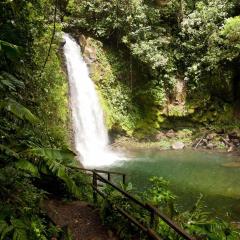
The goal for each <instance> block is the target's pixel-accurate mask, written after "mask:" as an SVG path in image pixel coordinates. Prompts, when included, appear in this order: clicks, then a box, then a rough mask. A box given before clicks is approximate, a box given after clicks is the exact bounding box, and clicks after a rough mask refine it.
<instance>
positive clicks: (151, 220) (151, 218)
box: [150, 210, 156, 229]
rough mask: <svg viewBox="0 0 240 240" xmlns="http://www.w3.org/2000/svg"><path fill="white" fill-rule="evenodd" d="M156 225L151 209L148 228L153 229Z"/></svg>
mask: <svg viewBox="0 0 240 240" xmlns="http://www.w3.org/2000/svg"><path fill="white" fill-rule="evenodd" d="M155 227H156V215H155V213H154V211H153V210H151V215H150V228H152V229H155Z"/></svg>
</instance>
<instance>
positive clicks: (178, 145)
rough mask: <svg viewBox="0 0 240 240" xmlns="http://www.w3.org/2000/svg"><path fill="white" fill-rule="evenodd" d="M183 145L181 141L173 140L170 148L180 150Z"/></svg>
mask: <svg viewBox="0 0 240 240" xmlns="http://www.w3.org/2000/svg"><path fill="white" fill-rule="evenodd" d="M184 147H185V144H184V143H183V142H175V143H173V144H172V149H174V150H180V149H183V148H184Z"/></svg>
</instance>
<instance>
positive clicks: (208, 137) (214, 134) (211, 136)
mask: <svg viewBox="0 0 240 240" xmlns="http://www.w3.org/2000/svg"><path fill="white" fill-rule="evenodd" d="M216 136H217V134H216V133H210V134H208V135H207V137H206V138H207V140H213V139H214V138H215V137H216Z"/></svg>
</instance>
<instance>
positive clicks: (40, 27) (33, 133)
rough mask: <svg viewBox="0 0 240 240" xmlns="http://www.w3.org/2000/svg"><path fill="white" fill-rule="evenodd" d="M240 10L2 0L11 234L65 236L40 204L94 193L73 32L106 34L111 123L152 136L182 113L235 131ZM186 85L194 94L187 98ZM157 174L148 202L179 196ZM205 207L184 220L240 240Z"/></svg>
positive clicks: (174, 2)
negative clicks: (72, 62) (82, 138)
mask: <svg viewBox="0 0 240 240" xmlns="http://www.w3.org/2000/svg"><path fill="white" fill-rule="evenodd" d="M239 14H240V3H239V1H238V0H202V1H198V0H159V1H153V0H112V1H105V0H1V1H0V56H1V58H0V94H1V99H0V114H1V119H0V136H1V138H0V202H1V205H0V239H17V240H18V239H19V240H21V239H23V240H25V239H29V240H30V239H34V240H35V239H42V240H43V239H50V237H52V236H57V235H59V234H61V230H60V229H58V228H57V227H56V226H54V225H53V224H52V223H51V222H50V220H49V219H48V218H47V216H46V215H44V213H43V212H42V210H41V208H40V203H41V201H42V200H43V199H44V198H46V197H47V196H49V195H54V194H57V195H61V196H62V197H66V196H71V197H73V198H80V199H88V196H87V195H88V194H87V193H88V191H89V189H85V188H84V185H83V184H82V183H83V182H84V181H87V179H86V178H85V177H84V176H82V175H81V174H78V173H76V172H74V171H73V170H70V168H69V166H75V165H77V162H76V160H75V154H74V152H72V151H71V150H70V149H71V143H70V142H71V141H70V139H71V136H70V135H71V134H70V130H69V129H70V128H69V112H68V86H67V80H66V74H65V73H64V70H63V64H62V58H61V50H60V49H61V34H60V33H61V31H62V30H64V31H68V32H70V33H72V34H76V33H84V34H86V35H88V36H91V37H92V38H94V39H96V40H97V41H96V43H95V44H96V48H97V47H99V51H98V56H97V57H98V59H100V60H101V61H100V62H99V66H106V65H108V66H110V68H111V71H108V72H105V73H103V74H102V75H103V78H102V79H101V80H100V81H98V82H97V85H98V88H99V89H100V92H101V95H102V97H103V99H104V101H105V102H106V109H107V111H108V113H109V119H108V120H109V126H110V127H109V128H112V129H115V128H116V129H118V130H119V129H120V130H123V131H124V132H125V133H126V134H127V135H133V134H139V132H141V129H145V130H144V132H141V134H148V133H152V132H154V131H155V130H157V129H159V128H161V126H163V125H164V123H166V122H167V121H165V120H166V119H169V118H171V117H174V118H176V117H177V118H180V119H186V118H187V119H188V121H190V122H193V123H194V124H198V123H199V124H203V125H210V124H212V125H214V124H218V125H219V124H220V125H234V127H235V126H239V125H238V124H239V121H238V115H239V111H240V95H239V93H240V70H239V68H240V62H239V60H240V16H239ZM102 46H106V48H101V47H102ZM119 59H120V60H119ZM96 76H97V75H96ZM96 76H95V77H96ZM178 82H183V83H184V89H185V92H184V94H186V97H184V96H183V97H180V98H179V99H177V98H176V91H177V90H176V85H177V83H178ZM116 96H119V97H116ZM183 102H184V104H182V103H183ZM113 106H114V107H113ZM166 106H167V107H166ZM183 106H184V107H183ZM139 129H140V130H139ZM152 181H153V183H154V184H155V185H154V186H155V187H153V188H152V192H150V193H148V194H149V196H151V199H149V201H153V203H155V204H156V205H158V204H159V203H160V202H161V203H164V204H165V205H168V203H169V202H172V200H173V199H174V196H173V195H172V193H170V192H168V190H167V183H166V182H165V181H164V180H162V179H161V180H157V179H153V180H152ZM51 184H52V186H54V188H56V189H57V191H58V192H57V193H56V192H54V191H53V189H54V188H53V187H52V188H51ZM49 185H50V187H49ZM128 190H129V191H130V190H131V189H130V188H129V189H128ZM106 191H108V190H107V189H106ZM109 194H112V193H111V192H109ZM156 196H160V198H157V197H156ZM142 197H143V198H145V196H142ZM112 198H113V200H114V201H118V202H119V201H120V202H121V201H122V199H119V197H118V196H115V195H114V194H113V197H112ZM198 205H199V204H197V205H196V206H198ZM102 206H105V205H104V204H103V205H102ZM169 206H170V205H169ZM125 207H129V206H125ZM106 209H107V208H103V213H102V214H103V216H104V215H105V214H106V212H107V211H106ZM198 209H199V208H198ZM169 211H170V210H169ZM135 212H136V214H138V215H139V216H140V215H141V214H140V213H138V210H137V209H136V211H135ZM197 214H198V215H197V216H196V215H194V213H193V212H188V213H185V214H182V215H179V214H175V219H176V221H178V220H179V222H180V223H181V224H182V225H183V226H184V227H186V228H187V229H189V231H190V232H191V233H192V234H195V235H196V236H201V237H205V238H201V239H236V238H234V237H236V236H237V235H235V234H237V233H236V232H235V231H232V229H231V227H230V226H229V225H228V224H226V223H221V224H218V223H216V222H213V221H210V220H207V218H206V217H205V216H206V215H205V214H203V213H202V211H198V212H197ZM189 219H190V220H189ZM110 220H111V219H110ZM112 220H113V221H115V220H114V219H112ZM189 221H190V222H189ZM109 224H110V223H109ZM159 224H161V223H159ZM119 226H120V224H119ZM123 228H124V229H125V225H124V227H122V228H121V231H122V229H123ZM125 233H126V232H125ZM125 236H127V235H125ZM169 236H170V237H169V239H174V236H171V235H169ZM206 236H207V238H206ZM227 237H229V238H227ZM125 239H127V238H125Z"/></svg>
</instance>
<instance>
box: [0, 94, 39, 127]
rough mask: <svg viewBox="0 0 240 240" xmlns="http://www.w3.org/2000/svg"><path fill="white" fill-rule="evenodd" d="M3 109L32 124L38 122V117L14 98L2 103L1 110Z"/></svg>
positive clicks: (0, 104)
mask: <svg viewBox="0 0 240 240" xmlns="http://www.w3.org/2000/svg"><path fill="white" fill-rule="evenodd" d="M1 108H2V109H5V110H7V111H9V112H11V113H12V114H13V115H15V116H16V117H18V118H20V119H22V120H27V121H29V122H30V123H36V122H37V121H38V119H37V117H36V116H35V115H34V114H32V113H31V111H30V110H29V109H27V108H26V107H24V106H23V105H22V104H20V103H18V102H16V101H15V100H14V99H12V98H7V99H5V100H2V101H0V109H1Z"/></svg>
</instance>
